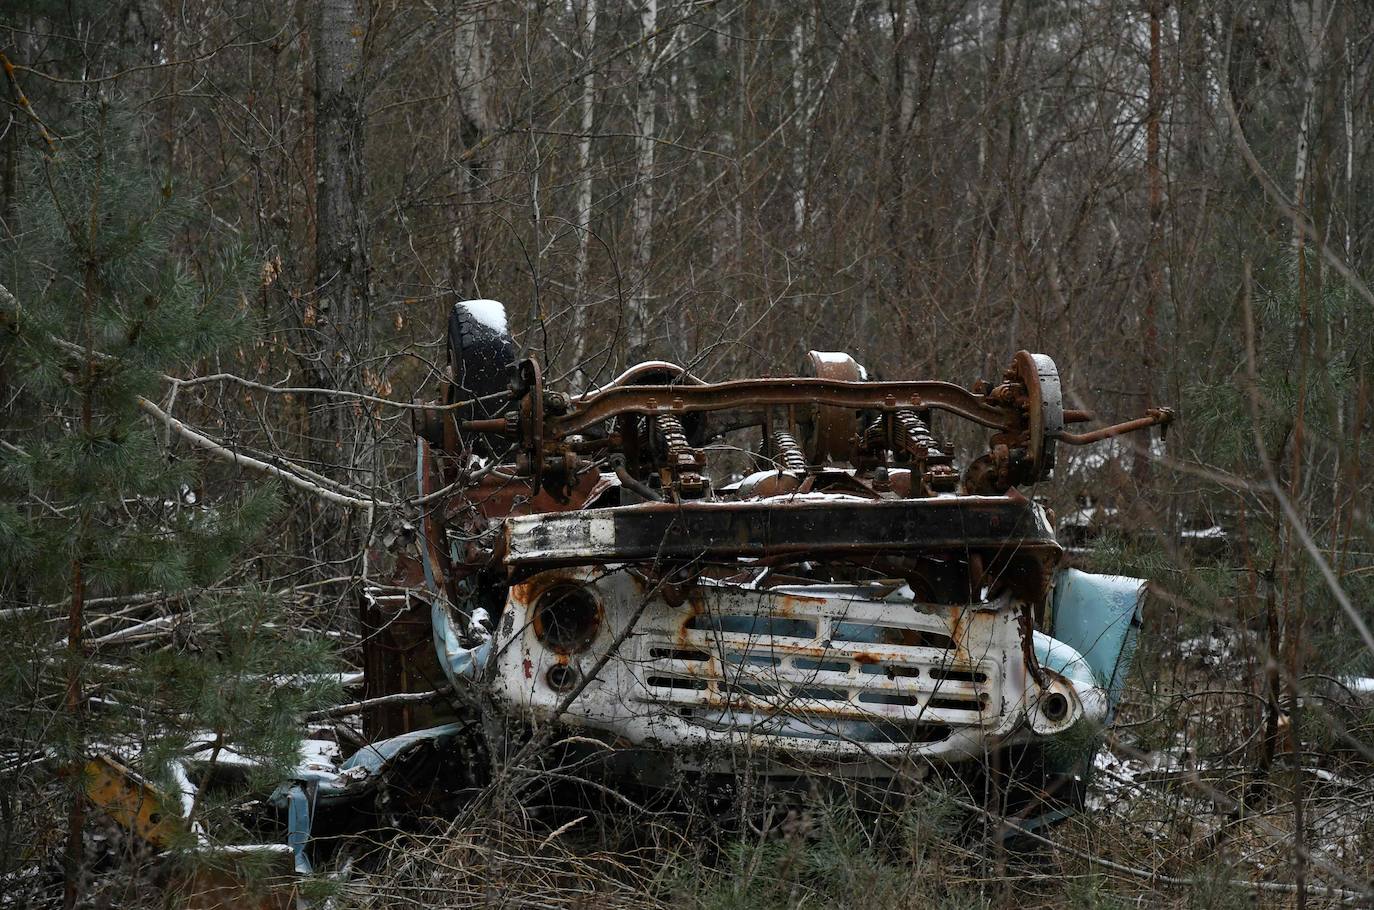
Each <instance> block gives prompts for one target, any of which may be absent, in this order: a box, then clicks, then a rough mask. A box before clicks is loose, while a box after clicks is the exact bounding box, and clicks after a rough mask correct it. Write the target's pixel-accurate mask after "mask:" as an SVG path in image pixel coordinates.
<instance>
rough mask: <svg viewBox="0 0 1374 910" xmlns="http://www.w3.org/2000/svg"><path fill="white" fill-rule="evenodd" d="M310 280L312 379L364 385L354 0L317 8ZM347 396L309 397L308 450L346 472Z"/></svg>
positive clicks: (363, 235)
mask: <svg viewBox="0 0 1374 910" xmlns="http://www.w3.org/2000/svg"><path fill="white" fill-rule="evenodd" d="M313 25H314V41H313V44H314V49H315V183H316V202H315V205H316V215H315V275H316V277H315V280H316V292H315V298H314V301H313V304H312V306H313V312H311V310H310V309H307V312H306V318H305V320H304V323H305V329H306V334H307V336H308V337H309V338H311V339H312V340H313V344H311V345H310V348H309V350H310V355H311V360H310V363H309V364H308V367H309V369H310V371H311V373H312V374H313V376H312V379H313V381H314V383H315V385H316V386H319V387H321V388H330V389H349V390H353V389H355V387H358V386H360V383H359V377H358V376H357V372H356V363H357V360H358V358H359V357H360V356H362V355H363V354H364V352H366V351H367V349H368V336H369V332H368V322H369V317H370V309H371V307H370V303H371V301H370V288H369V285H370V274H369V264H368V250H367V222H366V217H365V214H364V208H363V205H364V200H365V193H366V188H365V181H366V175H365V171H364V165H363V143H364V139H365V129H364V124H363V108H362V103H361V101H362V90H361V85H362V74H361V70H362V55H361V45H362V28H363V23H362V21H361V19H360V18H359V16H358V13H357V9H356V7H355V5H354V0H320V2H319V3H318V4H317V6H316V7H315V17H314V22H313ZM353 413H354V409H353V408H352V407H351V403H344V402H341V401H338V400H335V399H333V398H330V397H328V396H319V397H317V398H315V399H314V401H312V404H311V412H310V432H311V445H312V449H313V454H314V455H315V457H316V459H317V460H318V461H319V462H320V463H321V464H322V466H323V468H322V469H323V471H324V473H325V474H327V475H329V476H332V477H336V478H339V479H347V474H348V470H349V467H350V466H351V463H352V457H351V456H352V455H353V451H354V439H353V437H354V432H355V430H356V425H355V422H354V421H353V420H350V419H349V416H350V415H351V414H353Z"/></svg>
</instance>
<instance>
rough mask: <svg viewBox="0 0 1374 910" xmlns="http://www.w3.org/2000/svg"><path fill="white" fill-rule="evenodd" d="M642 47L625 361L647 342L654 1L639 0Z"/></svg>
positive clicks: (638, 355)
mask: <svg viewBox="0 0 1374 910" xmlns="http://www.w3.org/2000/svg"><path fill="white" fill-rule="evenodd" d="M639 22H640V30H641V32H642V34H643V35H644V46H643V48H642V51H641V56H640V58H639V66H638V67H637V68H636V73H635V76H636V79H635V91H636V96H637V97H636V100H635V171H634V201H633V203H632V204H631V210H630V275H629V278H630V281H629V285H630V310H629V313H628V314H627V316H628V320H627V321H628V323H629V326H628V329H629V331H628V337H627V341H628V349H629V350H628V352H627V353H628V356H629V359H630V362H631V363H633V362H635V361H638V360H643V359H644V358H645V357H646V356H647V353H648V346H649V321H650V313H649V300H650V293H649V263H650V261H651V257H652V253H653V227H654V182H653V181H654V174H653V171H654V150H655V149H654V144H655V140H656V139H657V136H656V134H655V132H654V117H655V115H656V113H657V108H658V92H657V90H656V89H655V87H654V84H653V79H654V64H655V57H656V52H657V46H658V41H657V38H656V37H655V35H654V32H655V31H656V30H657V28H658V0H644V8H643V9H642V10H640V14H639Z"/></svg>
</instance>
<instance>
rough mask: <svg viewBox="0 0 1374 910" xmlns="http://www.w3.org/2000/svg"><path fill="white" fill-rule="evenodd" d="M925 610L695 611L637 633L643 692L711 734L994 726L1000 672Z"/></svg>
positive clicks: (867, 733)
mask: <svg viewBox="0 0 1374 910" xmlns="http://www.w3.org/2000/svg"><path fill="white" fill-rule="evenodd" d="M898 609H900V610H901V611H902V612H903V613H904V615H903V616H902V617H901V618H900V619H894V618H893V616H892V614H893V612H894V611H895V610H898ZM934 609H936V610H940V611H941V612H940V613H935V612H931V613H926V612H922V611H920V610H917V609H914V608H911V607H909V606H903V607H899V608H894V607H893V606H891V605H887V604H877V603H871V602H867V603H843V602H838V603H836V604H834V606H833V607H831V606H830V605H826V606H824V607H818V608H817V609H816V610H814V611H807V612H804V611H802V610H799V609H798V610H794V611H792V612H789V613H787V614H786V615H780V614H768V613H747V612H724V613H709V612H700V613H697V614H696V615H694V616H692V617H690V618H688V619H686V620H685V621H684V622H682V624H681V625H680V627H679V628H677V629H676V630H673V631H672V632H671V633H666V632H653V633H649V634H648V635H647V636H646V638H647V640H646V641H645V643H644V645H643V646H642V650H641V651H640V652H639V653H640V654H641V655H642V659H641V660H640V661H639V662H638V665H637V666H638V671H639V672H638V678H639V680H640V683H641V685H642V690H641V692H642V694H641V695H640V698H641V699H642V700H644V701H652V702H655V703H658V704H664V703H667V704H671V705H674V706H677V714H678V716H680V717H682V718H684V719H685V720H687V721H688V722H690V723H693V724H696V725H699V726H701V727H704V728H707V729H711V730H716V731H740V732H749V733H753V734H761V735H767V736H780V737H793V738H807V739H816V738H840V739H846V740H850V741H854V742H864V743H890V742H910V743H915V744H921V743H933V742H938V741H940V740H942V739H945V738H946V737H948V736H949V735H950V733H951V732H952V731H953V730H954V729H957V728H960V727H974V726H983V725H985V724H991V723H992V722H993V721H994V718H993V716H992V715H993V713H994V711H995V709H996V706H997V705H999V704H1000V700H999V698H998V696H999V686H1000V682H1001V680H1000V674H999V670H998V663H997V661H996V660H994V659H992V658H993V656H992V655H978V654H969V653H967V652H966V650H965V649H963V648H961V646H960V644H959V643H958V642H956V641H955V637H954V631H953V629H952V628H951V625H950V622H949V620H948V619H946V618H945V617H946V616H947V615H948V610H947V609H945V608H934Z"/></svg>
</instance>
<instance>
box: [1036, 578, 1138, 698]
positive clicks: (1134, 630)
mask: <svg viewBox="0 0 1374 910" xmlns="http://www.w3.org/2000/svg"><path fill="white" fill-rule="evenodd" d="M1144 606H1145V582H1144V580H1142V579H1139V578H1128V577H1126V576H1124V575H1092V574H1089V573H1088V572H1080V571H1079V570H1078V569H1065V570H1063V571H1061V572H1059V573H1058V574H1057V575H1056V576H1055V581H1054V606H1053V611H1052V612H1051V614H1050V615H1051V621H1052V623H1053V625H1052V627H1051V629H1050V634H1051V635H1052V636H1053V637H1054V638H1056V639H1058V640H1059V641H1062V642H1063V643H1064V644H1066V645H1068V646H1069V647H1070V648H1073V649H1074V650H1075V651H1077V652H1078V653H1079V654H1081V655H1083V660H1084V661H1085V662H1086V663H1087V664H1088V666H1089V667H1090V668H1091V669H1092V671H1093V675H1094V676H1096V677H1097V679H1098V682H1099V683H1100V684H1101V685H1102V687H1103V688H1105V689H1106V690H1107V705H1108V707H1107V722H1108V723H1111V719H1112V716H1113V715H1114V714H1115V713H1116V706H1117V703H1118V702H1120V700H1121V690H1122V688H1123V686H1124V685H1125V683H1126V674H1127V673H1128V672H1129V671H1130V669H1131V661H1132V660H1133V659H1134V658H1135V648H1136V639H1137V636H1138V634H1139V631H1140V622H1141V618H1142V612H1143V610H1144Z"/></svg>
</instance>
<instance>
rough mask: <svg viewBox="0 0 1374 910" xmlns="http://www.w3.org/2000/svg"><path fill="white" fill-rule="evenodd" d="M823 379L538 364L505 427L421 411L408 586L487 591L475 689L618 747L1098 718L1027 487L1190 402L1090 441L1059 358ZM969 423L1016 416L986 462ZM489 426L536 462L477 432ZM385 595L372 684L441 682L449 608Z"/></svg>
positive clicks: (776, 744)
mask: <svg viewBox="0 0 1374 910" xmlns="http://www.w3.org/2000/svg"><path fill="white" fill-rule="evenodd" d="M803 372H804V373H806V374H807V375H804V376H801V377H781V378H763V379H757V378H756V379H739V380H732V381H726V382H718V383H708V382H704V381H702V380H701V379H700V378H698V377H695V376H692V375H690V374H688V373H686V371H685V370H683V369H682V368H681V367H679V366H676V365H673V364H666V363H662V362H649V363H644V364H640V365H638V366H635V367H631V368H630V369H628V370H626V371H625V372H624V373H623V374H621V375H620V376H619V377H617V378H616V379H615V380H613V381H612V382H611V383H609V384H607V385H605V386H603V387H601V388H598V389H594V390H590V391H588V392H586V393H584V394H582V395H579V396H569V395H565V394H562V393H559V392H557V391H553V390H548V389H545V388H544V381H543V376H542V374H541V372H540V370H539V368H538V365H537V364H536V363H534V362H533V361H532V360H531V361H526V362H524V363H523V364H522V365H521V367H520V370H519V374H518V376H517V377H516V379H515V380H514V382H513V386H512V388H513V390H514V391H513V395H512V400H511V401H510V403H509V405H508V410H507V411H506V413H504V414H503V415H501V416H500V417H493V418H487V419H482V420H473V421H466V422H463V423H462V424H461V425H459V424H458V423H457V422H456V421H455V419H454V417H453V415H452V412H451V411H439V410H430V411H424V412H421V413H417V415H416V432H417V435H419V436H420V437H421V439H422V441H421V442H420V444H419V449H418V453H419V454H418V465H417V467H418V470H419V472H420V474H421V478H420V483H419V487H418V490H419V492H420V493H421V495H422V496H423V497H424V501H425V505H426V508H425V509H424V511H423V513H422V515H421V516H420V521H419V527H418V528H417V532H418V533H417V535H416V540H414V541H412V542H410V544H409V545H408V546H409V549H408V550H406V553H407V554H408V555H407V556H405V558H399V559H397V560H396V569H395V575H394V580H395V582H396V584H397V586H398V589H406V588H409V590H410V591H411V593H412V594H416V595H418V600H417V601H416V603H420V604H425V603H426V602H433V603H437V604H438V606H437V607H436V609H439V608H441V607H442V608H443V609H444V610H448V609H449V608H450V605H451V606H452V608H453V609H452V615H455V616H466V615H467V614H466V613H465V611H466V610H467V607H466V606H465V605H464V603H465V601H463V599H464V598H477V599H481V598H486V600H485V601H484V603H485V605H486V610H489V611H490V615H492V616H494V617H496V621H495V623H494V625H493V627H492V628H491V629H490V634H491V636H492V640H493V642H494V648H493V650H492V653H491V656H490V658H489V660H490V664H489V665H486V666H484V667H482V668H481V673H480V674H478V675H477V676H476V677H475V678H476V679H479V680H480V682H481V684H483V685H486V686H489V687H490V689H491V691H492V692H493V693H495V697H496V699H497V700H498V701H499V702H503V703H504V704H506V705H508V706H511V707H513V708H515V709H517V713H518V714H519V715H520V716H522V717H524V718H526V719H527V720H528V721H529V722H531V723H543V722H548V721H553V720H557V721H558V722H559V723H566V724H572V725H580V726H585V727H588V728H590V729H593V730H597V731H600V732H602V733H604V734H606V735H608V736H609V737H611V739H612V740H614V741H624V742H627V743H632V744H638V745H645V744H648V745H658V746H663V745H667V746H682V745H689V744H697V745H729V744H732V743H735V744H738V743H740V742H749V743H761V744H766V745H770V748H775V749H777V750H780V751H781V752H783V753H786V754H789V755H806V756H810V758H809V759H808V760H819V759H821V758H823V757H828V758H831V759H833V758H835V757H836V756H844V757H845V760H846V761H852V762H858V763H863V762H865V761H870V760H871V759H872V758H873V756H874V755H875V754H879V755H880V756H882V757H883V759H882V760H883V761H888V760H893V759H895V758H897V757H898V756H910V755H916V754H919V755H929V756H941V757H944V758H950V759H955V758H960V757H973V756H977V755H986V754H987V753H988V750H989V749H992V748H1000V747H1003V746H1006V745H1008V744H1010V743H1014V742H1021V741H1024V740H1026V739H1027V738H1031V737H1035V736H1045V735H1052V734H1054V733H1056V732H1058V731H1061V730H1063V729H1066V728H1067V726H1069V725H1072V723H1075V722H1076V721H1077V720H1078V719H1079V718H1081V717H1084V716H1092V717H1097V714H1098V713H1100V706H1101V705H1102V704H1105V702H1104V701H1103V700H1102V699H1101V698H1100V697H1099V696H1098V694H1097V693H1095V692H1094V691H1091V690H1092V689H1093V687H1092V685H1091V684H1090V683H1089V684H1086V688H1085V684H1084V683H1083V681H1082V680H1078V681H1074V680H1072V679H1069V678H1067V677H1065V676H1064V675H1063V674H1061V673H1059V672H1058V671H1057V670H1056V669H1055V668H1053V667H1042V666H1040V664H1039V663H1038V659H1037V653H1038V652H1037V647H1038V646H1037V645H1036V642H1038V641H1042V640H1043V639H1044V637H1045V636H1044V631H1043V628H1044V624H1045V623H1046V622H1047V621H1048V607H1047V605H1048V603H1049V602H1050V593H1051V589H1052V586H1053V584H1054V578H1055V572H1056V569H1057V567H1058V566H1059V564H1060V557H1061V555H1062V549H1061V548H1060V546H1059V544H1058V543H1057V541H1056V540H1055V535H1054V529H1053V523H1052V518H1051V517H1050V516H1049V514H1048V513H1047V512H1046V510H1045V509H1044V508H1042V507H1041V506H1039V505H1037V504H1035V503H1034V502H1032V501H1030V500H1029V499H1028V498H1027V497H1026V496H1025V495H1023V494H1022V493H1021V492H1020V490H1019V489H1018V488H1019V487H1021V486H1024V485H1028V484H1034V483H1037V482H1040V481H1043V480H1045V479H1047V478H1049V477H1050V476H1051V474H1052V471H1053V468H1054V462H1055V449H1056V447H1057V446H1059V445H1065V444H1074V445H1076V444H1084V443H1087V442H1091V441H1094V440H1096V439H1102V438H1107V437H1109V436H1113V435H1117V434H1118V433H1123V432H1131V431H1134V430H1139V429H1143V428H1146V427H1148V426H1153V425H1158V424H1162V423H1166V422H1167V421H1168V419H1169V417H1170V416H1171V414H1170V413H1169V412H1167V411H1164V410H1160V411H1158V412H1151V413H1150V414H1149V415H1148V416H1147V417H1144V418H1140V419H1138V420H1134V421H1128V422H1127V423H1124V424H1118V425H1116V426H1113V427H1107V428H1104V429H1101V430H1095V431H1090V432H1086V433H1080V434H1073V433H1069V432H1066V431H1065V429H1064V427H1065V426H1066V425H1068V424H1077V423H1084V422H1087V421H1089V420H1091V419H1092V415H1091V414H1089V413H1087V412H1085V411H1081V410H1065V409H1064V408H1063V391H1062V389H1061V388H1060V386H1059V378H1058V372H1057V369H1056V368H1055V366H1054V363H1053V361H1052V360H1051V359H1050V358H1048V357H1046V356H1044V355H1040V354H1031V353H1028V352H1025V351H1022V352H1019V353H1018V354H1017V355H1016V356H1015V358H1014V359H1013V361H1012V363H1011V364H1010V365H1009V366H1008V368H1007V369H1006V371H1005V372H1004V373H1003V375H1002V377H1001V380H1000V382H999V383H998V384H997V385H992V384H990V383H985V382H981V381H980V382H978V383H975V384H974V385H973V386H972V387H971V388H968V389H965V388H961V387H959V386H957V385H954V384H952V383H949V382H942V381H931V380H918V381H896V382H870V381H867V376H866V373H865V372H864V370H863V368H862V367H860V366H859V365H858V364H857V363H856V362H855V361H854V360H853V358H851V357H849V356H848V355H844V354H839V353H823V352H811V353H810V354H808V357H807V360H806V363H805V364H804V366H803ZM951 419H954V420H962V421H967V422H969V423H972V424H974V425H975V426H978V427H983V428H987V429H988V430H991V431H992V432H991V433H990V434H989V438H988V441H987V448H986V451H984V452H982V453H974V455H973V457H971V458H969V459H968V460H967V461H965V462H962V463H961V462H960V460H959V459H958V458H956V456H955V454H954V452H953V451H952V450H951V448H950V446H949V445H948V444H947V443H945V442H943V441H942V440H943V439H945V438H949V437H948V436H943V435H942V432H948V427H947V426H945V424H943V423H941V421H945V420H951ZM473 433H484V434H490V435H491V436H495V437H502V438H504V439H506V440H508V442H509V445H510V450H511V451H510V455H509V457H507V458H505V459H503V460H501V462H500V463H496V464H482V463H480V462H475V461H474V460H473V459H472V454H471V453H469V452H465V451H462V450H460V449H457V448H455V445H457V444H459V443H458V442H457V441H460V440H462V439H463V438H464V436H465V435H466V436H468V437H470V436H471V435H472V434H473ZM720 457H723V458H726V459H727V462H728V463H729V464H730V465H731V467H729V468H722V467H721V466H720V464H719V463H717V462H716V461H715V459H716V458H720ZM729 459H733V461H729ZM741 464H743V465H744V468H743V470H742V471H740V465H741ZM475 465H476V467H475ZM731 471H735V472H739V473H735V474H734V476H733V477H731V476H729V472H731ZM751 472H752V473H751ZM465 478H471V479H465ZM445 493H446V494H447V495H444V494H445ZM402 549H405V548H402ZM460 588H461V591H460ZM556 591H564V592H579V593H577V594H576V596H572V595H571V594H570V595H569V596H568V597H566V598H557V597H553V598H552V599H550V597H552V595H550V592H556ZM541 598H543V599H542V600H541ZM587 598H592V599H593V601H594V604H592V603H589V602H588V601H587ZM564 601H566V602H567V603H569V604H576V605H577V606H576V609H575V610H573V608H568V610H569V612H568V613H567V615H563V616H560V615H559V613H558V611H559V610H560V609H562V608H561V607H560V606H559V604H561V603H563V602H564ZM474 602H475V601H474ZM541 605H542V606H541ZM398 606H399V605H398ZM382 607H383V603H382V602H380V601H378V602H377V603H375V604H374V606H373V611H372V612H371V613H370V614H368V615H367V617H366V620H365V627H366V631H367V636H366V638H365V641H364V650H365V652H368V654H369V655H370V656H369V662H368V673H369V682H368V693H369V695H374V694H375V695H381V694H386V693H388V692H390V691H413V690H414V688H412V687H423V686H424V685H426V684H431V685H432V684H433V682H432V681H431V680H427V679H425V678H424V677H425V676H426V675H427V674H431V675H437V669H438V668H437V666H436V665H434V664H432V663H426V661H425V660H424V659H423V658H421V657H420V656H419V655H418V654H417V653H415V651H416V649H419V648H420V647H421V646H422V641H423V638H424V636H423V634H422V631H423V630H424V628H425V622H426V614H425V613H424V610H423V609H421V608H420V607H417V606H415V605H413V604H412V603H411V602H410V601H407V602H406V603H405V608H404V609H399V608H398V609H392V610H385V609H382ZM486 610H483V611H479V612H480V615H482V616H484V617H485V616H486V615H487V612H486ZM435 615H447V614H444V613H440V614H435ZM474 615H476V614H474ZM860 627H862V628H864V629H868V630H870V631H869V632H864V633H860V632H857V631H856V629H859V628H860ZM873 630H876V631H873ZM461 631H462V630H459V632H461ZM479 631H481V630H479ZM865 635H866V636H868V637H866V638H865ZM1061 646H1062V643H1056V644H1055V648H1057V649H1058V650H1056V651H1055V653H1056V654H1062V653H1063V651H1062V647H1061ZM1075 653H1076V652H1075ZM374 674H375V677H376V680H375V682H374V680H373V676H374ZM392 710H393V709H388V711H392ZM394 710H396V711H399V710H401V709H394ZM404 710H409V711H416V710H420V709H419V708H418V707H409V706H407V707H406V708H405V709H404ZM432 720H433V719H432V718H430V719H426V721H432ZM419 723H421V720H420V719H419V718H415V717H410V716H402V715H400V714H399V713H396V714H388V715H387V716H385V717H380V716H379V718H378V719H377V721H376V722H375V724H374V727H375V730H376V731H377V732H381V731H385V732H388V733H392V734H394V733H396V732H400V729H398V728H405V729H411V728H413V727H414V726H416V725H417V724H419Z"/></svg>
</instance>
